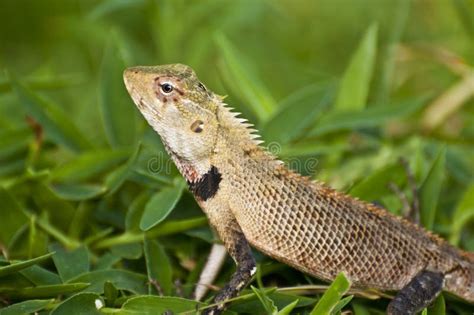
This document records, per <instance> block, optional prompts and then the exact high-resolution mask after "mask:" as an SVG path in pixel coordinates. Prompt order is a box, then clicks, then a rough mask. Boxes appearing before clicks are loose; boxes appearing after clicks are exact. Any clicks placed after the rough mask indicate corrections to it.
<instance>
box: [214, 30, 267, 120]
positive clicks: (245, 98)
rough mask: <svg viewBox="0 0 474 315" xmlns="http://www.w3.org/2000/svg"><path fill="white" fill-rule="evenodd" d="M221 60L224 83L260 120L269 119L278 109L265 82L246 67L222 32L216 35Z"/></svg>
mask: <svg viewBox="0 0 474 315" xmlns="http://www.w3.org/2000/svg"><path fill="white" fill-rule="evenodd" d="M215 42H216V44H217V47H218V48H219V51H220V55H221V60H220V61H221V62H220V63H219V68H220V70H221V72H220V73H221V75H222V77H223V79H224V83H225V85H226V87H227V88H228V89H230V90H231V91H232V92H233V93H234V94H235V96H237V97H240V98H241V101H242V103H243V104H245V105H247V106H249V107H250V109H251V110H252V111H253V112H254V113H255V114H256V115H257V117H258V119H259V120H260V121H265V120H267V119H268V118H269V117H270V116H271V114H272V113H273V111H274V110H275V109H276V103H275V101H274V100H273V98H272V96H271V95H270V92H268V90H267V89H266V88H265V87H264V85H263V83H262V82H261V81H260V80H259V79H258V78H257V77H256V75H254V74H252V72H251V71H250V70H249V69H248V68H245V67H244V64H243V62H242V60H243V56H241V55H240V54H239V53H238V52H237V50H236V49H235V47H234V46H232V44H231V43H230V41H229V40H228V39H227V38H226V37H225V36H224V35H223V34H221V33H218V34H217V35H216V36H215Z"/></svg>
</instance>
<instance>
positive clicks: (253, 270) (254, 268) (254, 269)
mask: <svg viewBox="0 0 474 315" xmlns="http://www.w3.org/2000/svg"><path fill="white" fill-rule="evenodd" d="M256 272H257V267H253V268H252V270H250V275H251V276H253V275H254V274H255V273H256Z"/></svg>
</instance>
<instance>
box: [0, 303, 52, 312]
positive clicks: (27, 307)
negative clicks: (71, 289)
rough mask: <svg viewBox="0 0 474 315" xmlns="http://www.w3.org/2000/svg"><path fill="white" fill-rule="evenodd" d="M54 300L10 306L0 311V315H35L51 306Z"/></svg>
mask: <svg viewBox="0 0 474 315" xmlns="http://www.w3.org/2000/svg"><path fill="white" fill-rule="evenodd" d="M53 302H54V300H29V301H24V302H20V303H16V304H12V305H10V306H8V307H5V308H2V309H1V310H0V315H28V314H31V313H36V312H38V311H41V310H43V309H45V308H46V307H47V306H48V305H51V304H52V303H53Z"/></svg>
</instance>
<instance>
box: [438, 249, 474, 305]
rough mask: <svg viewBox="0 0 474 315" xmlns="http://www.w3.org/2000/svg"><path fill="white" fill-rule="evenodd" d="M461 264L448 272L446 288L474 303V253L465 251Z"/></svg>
mask: <svg viewBox="0 0 474 315" xmlns="http://www.w3.org/2000/svg"><path fill="white" fill-rule="evenodd" d="M462 256H463V257H462V260H461V261H460V262H459V265H458V266H457V267H456V268H454V269H453V270H452V271H451V272H448V274H446V278H445V279H446V282H445V287H446V290H447V291H448V292H450V293H452V294H454V295H457V296H459V297H460V298H462V299H464V300H467V301H469V302H471V303H474V255H473V254H472V253H467V252H464V253H463V255H462Z"/></svg>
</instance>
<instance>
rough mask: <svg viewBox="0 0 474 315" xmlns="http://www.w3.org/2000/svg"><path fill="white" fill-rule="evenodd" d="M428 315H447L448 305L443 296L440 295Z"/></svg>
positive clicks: (429, 309)
mask: <svg viewBox="0 0 474 315" xmlns="http://www.w3.org/2000/svg"><path fill="white" fill-rule="evenodd" d="M428 315H446V304H445V302H444V296H443V294H440V295H439V296H438V297H437V298H436V300H435V301H434V302H433V304H432V305H431V306H430V307H429V308H428Z"/></svg>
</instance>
